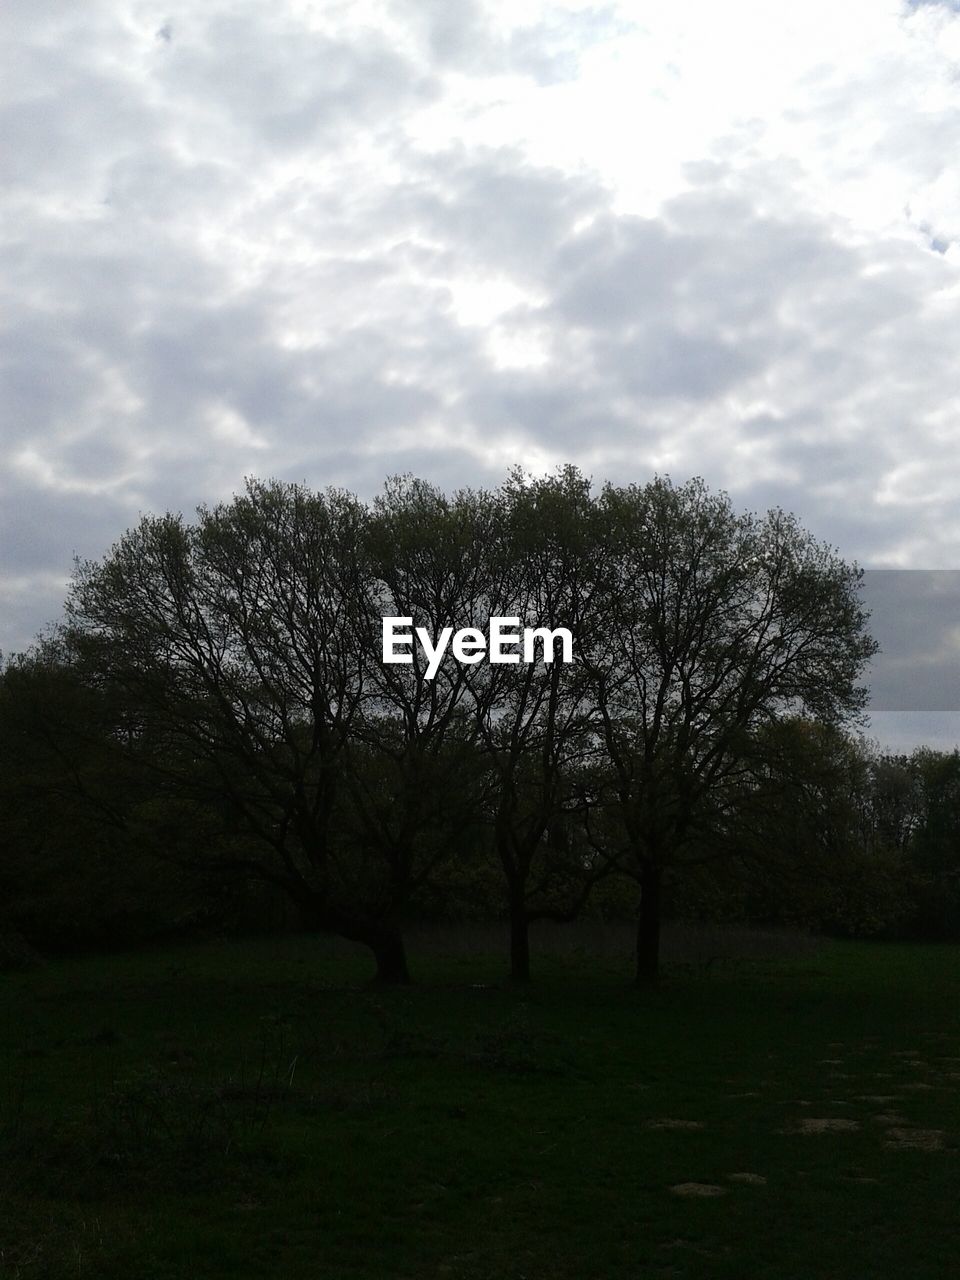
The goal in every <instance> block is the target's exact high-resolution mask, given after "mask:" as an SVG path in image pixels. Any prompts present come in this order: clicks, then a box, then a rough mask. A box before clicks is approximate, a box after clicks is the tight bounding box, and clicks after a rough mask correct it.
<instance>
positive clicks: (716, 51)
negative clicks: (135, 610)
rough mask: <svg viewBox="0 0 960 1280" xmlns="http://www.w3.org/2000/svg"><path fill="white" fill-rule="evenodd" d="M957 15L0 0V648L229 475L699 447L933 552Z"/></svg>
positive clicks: (803, 510)
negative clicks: (75, 583) (108, 560)
mask: <svg viewBox="0 0 960 1280" xmlns="http://www.w3.org/2000/svg"><path fill="white" fill-rule="evenodd" d="M958 11H960V3H958V2H957V0H942V2H941V0H936V2H926V3H901V2H900V0H842V3H840V2H839V0H806V2H805V3H804V4H802V5H772V4H770V3H769V2H768V0H726V3H722V4H718V3H716V2H715V0H687V2H686V3H676V4H657V5H653V4H644V5H639V4H636V3H623V4H610V5H607V4H604V3H603V0H596V2H594V3H577V2H574V3H568V4H554V3H540V2H538V0H522V2H519V3H518V0H491V2H490V3H483V2H481V0H394V2H391V0H382V2H379V0H370V2H367V0H347V2H346V3H332V2H326V0H312V2H311V0H271V2H270V3H266V2H265V0H255V2H253V3H238V2H236V0H223V2H218V0H204V2H203V3H199V4H198V3H197V2H196V0H178V2H175V3H166V2H163V3H153V2H152V0H147V2H145V3H136V2H134V0H102V2H100V0H83V3H82V4H71V3H66V2H65V0H5V2H4V6H3V16H2V18H0V23H2V25H3V27H4V28H5V32H4V37H5V38H4V40H3V47H4V50H5V53H4V62H5V65H4V66H3V67H2V68H0V86H2V88H0V93H2V95H3V119H2V121H0V136H2V137H3V138H4V140H5V147H4V152H3V157H2V161H0V163H2V167H3V175H2V176H3V197H2V199H3V223H2V227H3V231H2V253H3V263H2V270H0V289H2V300H0V313H2V321H0V323H2V348H3V350H2V379H3V381H2V389H0V408H2V414H3V418H2V434H0V447H2V452H3V460H2V467H0V555H2V560H0V649H2V650H3V651H4V652H7V653H9V652H11V651H13V650H16V649H19V648H23V647H24V646H25V645H26V644H27V643H28V642H29V641H30V639H31V637H32V636H33V635H34V633H35V632H36V631H37V630H38V629H39V628H40V627H41V626H43V625H44V624H45V623H47V622H49V621H50V620H52V619H54V618H56V617H57V615H58V613H59V609H60V605H61V602H62V599H63V596H64V592H65V587H66V583H67V580H68V578H69V574H70V570H71V564H72V557H73V555H74V553H77V554H79V555H80V556H82V557H88V556H99V555H101V554H102V553H103V552H104V551H105V550H106V549H107V547H108V546H109V545H110V543H111V542H112V541H113V540H114V539H115V538H116V537H117V536H119V534H120V533H122V532H123V530H124V529H125V528H127V527H128V526H129V525H130V524H132V523H134V522H135V521H136V519H137V517H138V515H139V514H140V513H143V512H148V511H162V510H168V509H176V510H187V511H190V510H192V509H193V508H194V507H195V506H196V505H197V504H198V503H200V502H204V501H213V500H216V499H218V498H221V497H226V496H228V495H229V494H230V493H231V492H234V491H235V490H236V489H237V488H238V487H239V486H240V485H241V484H242V480H243V477H244V475H246V474H251V473H254V474H258V475H274V476H280V477H283V478H287V479H293V480H306V481H307V482H309V483H310V484H312V485H315V486H324V485H327V484H337V485H344V486H346V487H348V488H351V489H353V490H355V491H357V492H359V493H360V494H361V495H363V496H365V497H370V496H372V495H373V493H374V492H375V491H376V490H377V489H378V488H379V486H380V484H381V482H382V480H383V478H384V477H385V476H386V475H387V474H388V473H391V472H397V471H413V472H415V473H417V474H420V475H422V476H424V477H426V478H428V479H430V480H434V481H436V482H438V483H440V484H443V485H446V486H452V485H455V484H464V483H487V482H495V481H497V480H499V479H500V478H502V476H503V475H504V473H505V471H506V470H507V468H509V467H510V466H512V465H514V464H516V463H521V464H524V465H526V466H527V467H529V468H531V469H535V470H538V471H539V470H542V469H546V468H552V467H553V466H554V465H556V464H557V463H560V462H563V461H567V460H572V461H574V462H576V463H578V464H580V465H581V466H582V467H583V468H584V469H585V470H586V471H588V472H589V473H590V474H592V475H593V476H594V477H595V478H596V479H597V480H603V479H607V478H609V479H612V480H615V481H629V480H636V481H643V480H645V479H647V478H649V477H650V476H651V475H652V474H653V473H654V472H655V471H659V472H669V474H670V475H672V476H673V477H674V479H676V480H683V479H686V478H687V477H689V476H691V475H694V474H699V475H702V476H704V478H705V479H706V480H707V482H708V484H710V485H711V487H714V488H721V487H722V488H726V489H727V490H728V491H729V492H730V493H731V496H732V497H733V499H734V501H735V503H736V504H737V505H738V506H741V507H749V508H752V509H761V510H763V509H766V508H768V507H769V506H772V505H782V506H784V507H787V508H789V509H790V510H793V511H795V512H796V513H797V515H798V516H799V517H800V519H801V521H802V522H803V523H804V524H805V525H806V526H807V527H808V528H810V529H811V530H812V531H813V532H814V533H815V534H816V535H817V536H818V537H820V538H824V539H826V540H828V541H830V542H832V543H833V544H835V545H836V546H837V547H838V548H839V550H840V551H841V553H842V554H843V555H844V556H846V557H848V558H851V559H854V558H855V559H857V560H858V561H859V562H860V563H861V564H862V565H864V566H865V567H868V568H879V567H884V568H901V569H939V570H945V569H950V570H953V569H960V502H958V499H960V448H958V447H957V444H958V439H960V359H958V344H960V166H958V163H957V156H958V155H960V75H958V70H960V12H958ZM878 581H879V579H878ZM924 581H926V582H927V583H928V584H929V582H930V581H932V579H929V578H927V579H924ZM941 581H946V578H942V579H941ZM915 582H916V583H919V582H920V579H916V580H915ZM881 594H882V593H881ZM894 594H896V593H894ZM886 598H888V599H889V598H890V596H889V592H888V594H887V597H886ZM937 598H938V599H939V600H940V605H939V606H938V608H939V612H937V611H936V610H934V614H930V615H929V616H930V617H934V615H935V617H934V622H935V624H936V629H937V642H936V645H934V646H933V648H934V649H936V652H937V654H938V655H939V657H938V658H937V661H939V662H940V664H941V667H940V670H941V671H942V673H944V675H945V676H947V675H951V673H952V674H953V675H955V674H956V671H957V670H958V669H960V658H958V657H957V654H958V644H957V636H958V630H957V629H958V626H960V596H956V595H955V596H953V597H951V596H950V595H949V593H947V596H946V597H944V595H943V593H942V592H941V593H940V594H939V595H938V597H937ZM944 599H946V600H947V604H944ZM951 599H956V600H957V602H958V607H957V610H956V611H954V610H953V609H952V606H950V605H949V601H950V600H951ZM928 613H929V611H928ZM897 616H898V617H899V619H900V632H899V634H900V636H901V639H903V637H905V636H906V637H907V638H908V639H909V632H910V628H909V626H905V625H904V618H903V616H902V613H901V611H898V612H897ZM918 616H919V615H918ZM883 624H884V625H885V626H888V629H889V620H883ZM913 637H914V639H916V641H917V643H918V644H919V645H920V646H921V647H922V648H923V649H924V653H926V655H927V657H928V658H929V654H930V651H931V643H930V632H929V627H928V626H927V627H923V628H921V627H920V626H919V624H917V625H916V626H915V627H914V631H913ZM901 662H903V655H901ZM906 665H907V666H909V663H907V664H906ZM927 674H928V677H929V676H930V662H929V661H928V662H927ZM934 677H936V673H935V672H934ZM926 687H927V694H925V695H924V696H925V697H926V698H927V700H928V701H929V698H930V696H933V697H934V701H935V694H934V695H930V693H929V688H930V687H933V688H934V689H935V688H936V678H934V683H933V686H930V679H929V678H928V680H927V686H926ZM893 700H894V701H896V697H894V698H893ZM900 700H901V701H903V698H902V697H901V699H900ZM887 701H890V699H889V698H888V699H887ZM907 701H908V702H909V701H910V698H909V696H908V698H907ZM947 701H948V702H949V701H950V698H948V699H947ZM958 701H960V700H958V698H957V697H956V695H952V703H953V706H954V707H955V706H957V705H958ZM921 702H922V699H921ZM911 705H912V704H911ZM914 709H915V710H923V709H924V708H923V707H922V706H920V707H916V708H914ZM926 710H927V711H928V712H929V711H930V708H929V707H927V708H926ZM908 711H909V708H906V709H904V708H900V709H899V710H898V712H897V713H896V715H894V713H892V712H891V713H887V721H888V725H887V729H885V730H883V732H884V734H885V736H886V737H888V738H891V737H894V738H895V737H896V734H897V732H898V730H897V729H896V724H895V723H894V722H895V720H896V716H897V715H899V716H900V723H901V725H902V724H904V723H905V721H904V720H903V716H904V715H906V714H907V712H908ZM891 715H894V719H893V720H891V719H890V716H891ZM941 720H942V717H941ZM925 723H926V726H927V728H926V729H924V728H923V726H921V729H920V730H916V729H914V730H911V732H912V733H913V734H914V737H916V736H917V734H918V733H919V734H920V735H921V736H926V737H927V738H929V739H933V738H936V739H938V740H941V739H942V740H943V741H947V740H949V741H950V742H951V743H952V741H954V740H955V739H956V726H957V717H956V716H954V718H953V721H952V722H948V721H942V723H941V725H940V728H939V729H935V730H934V731H930V725H931V724H932V723H933V721H932V720H930V719H929V718H928V720H927V721H926V722H925ZM878 724H879V722H878ZM891 725H892V726H893V728H891V727H890V726H891ZM944 726H945V727H944ZM881 728H882V726H881Z"/></svg>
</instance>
